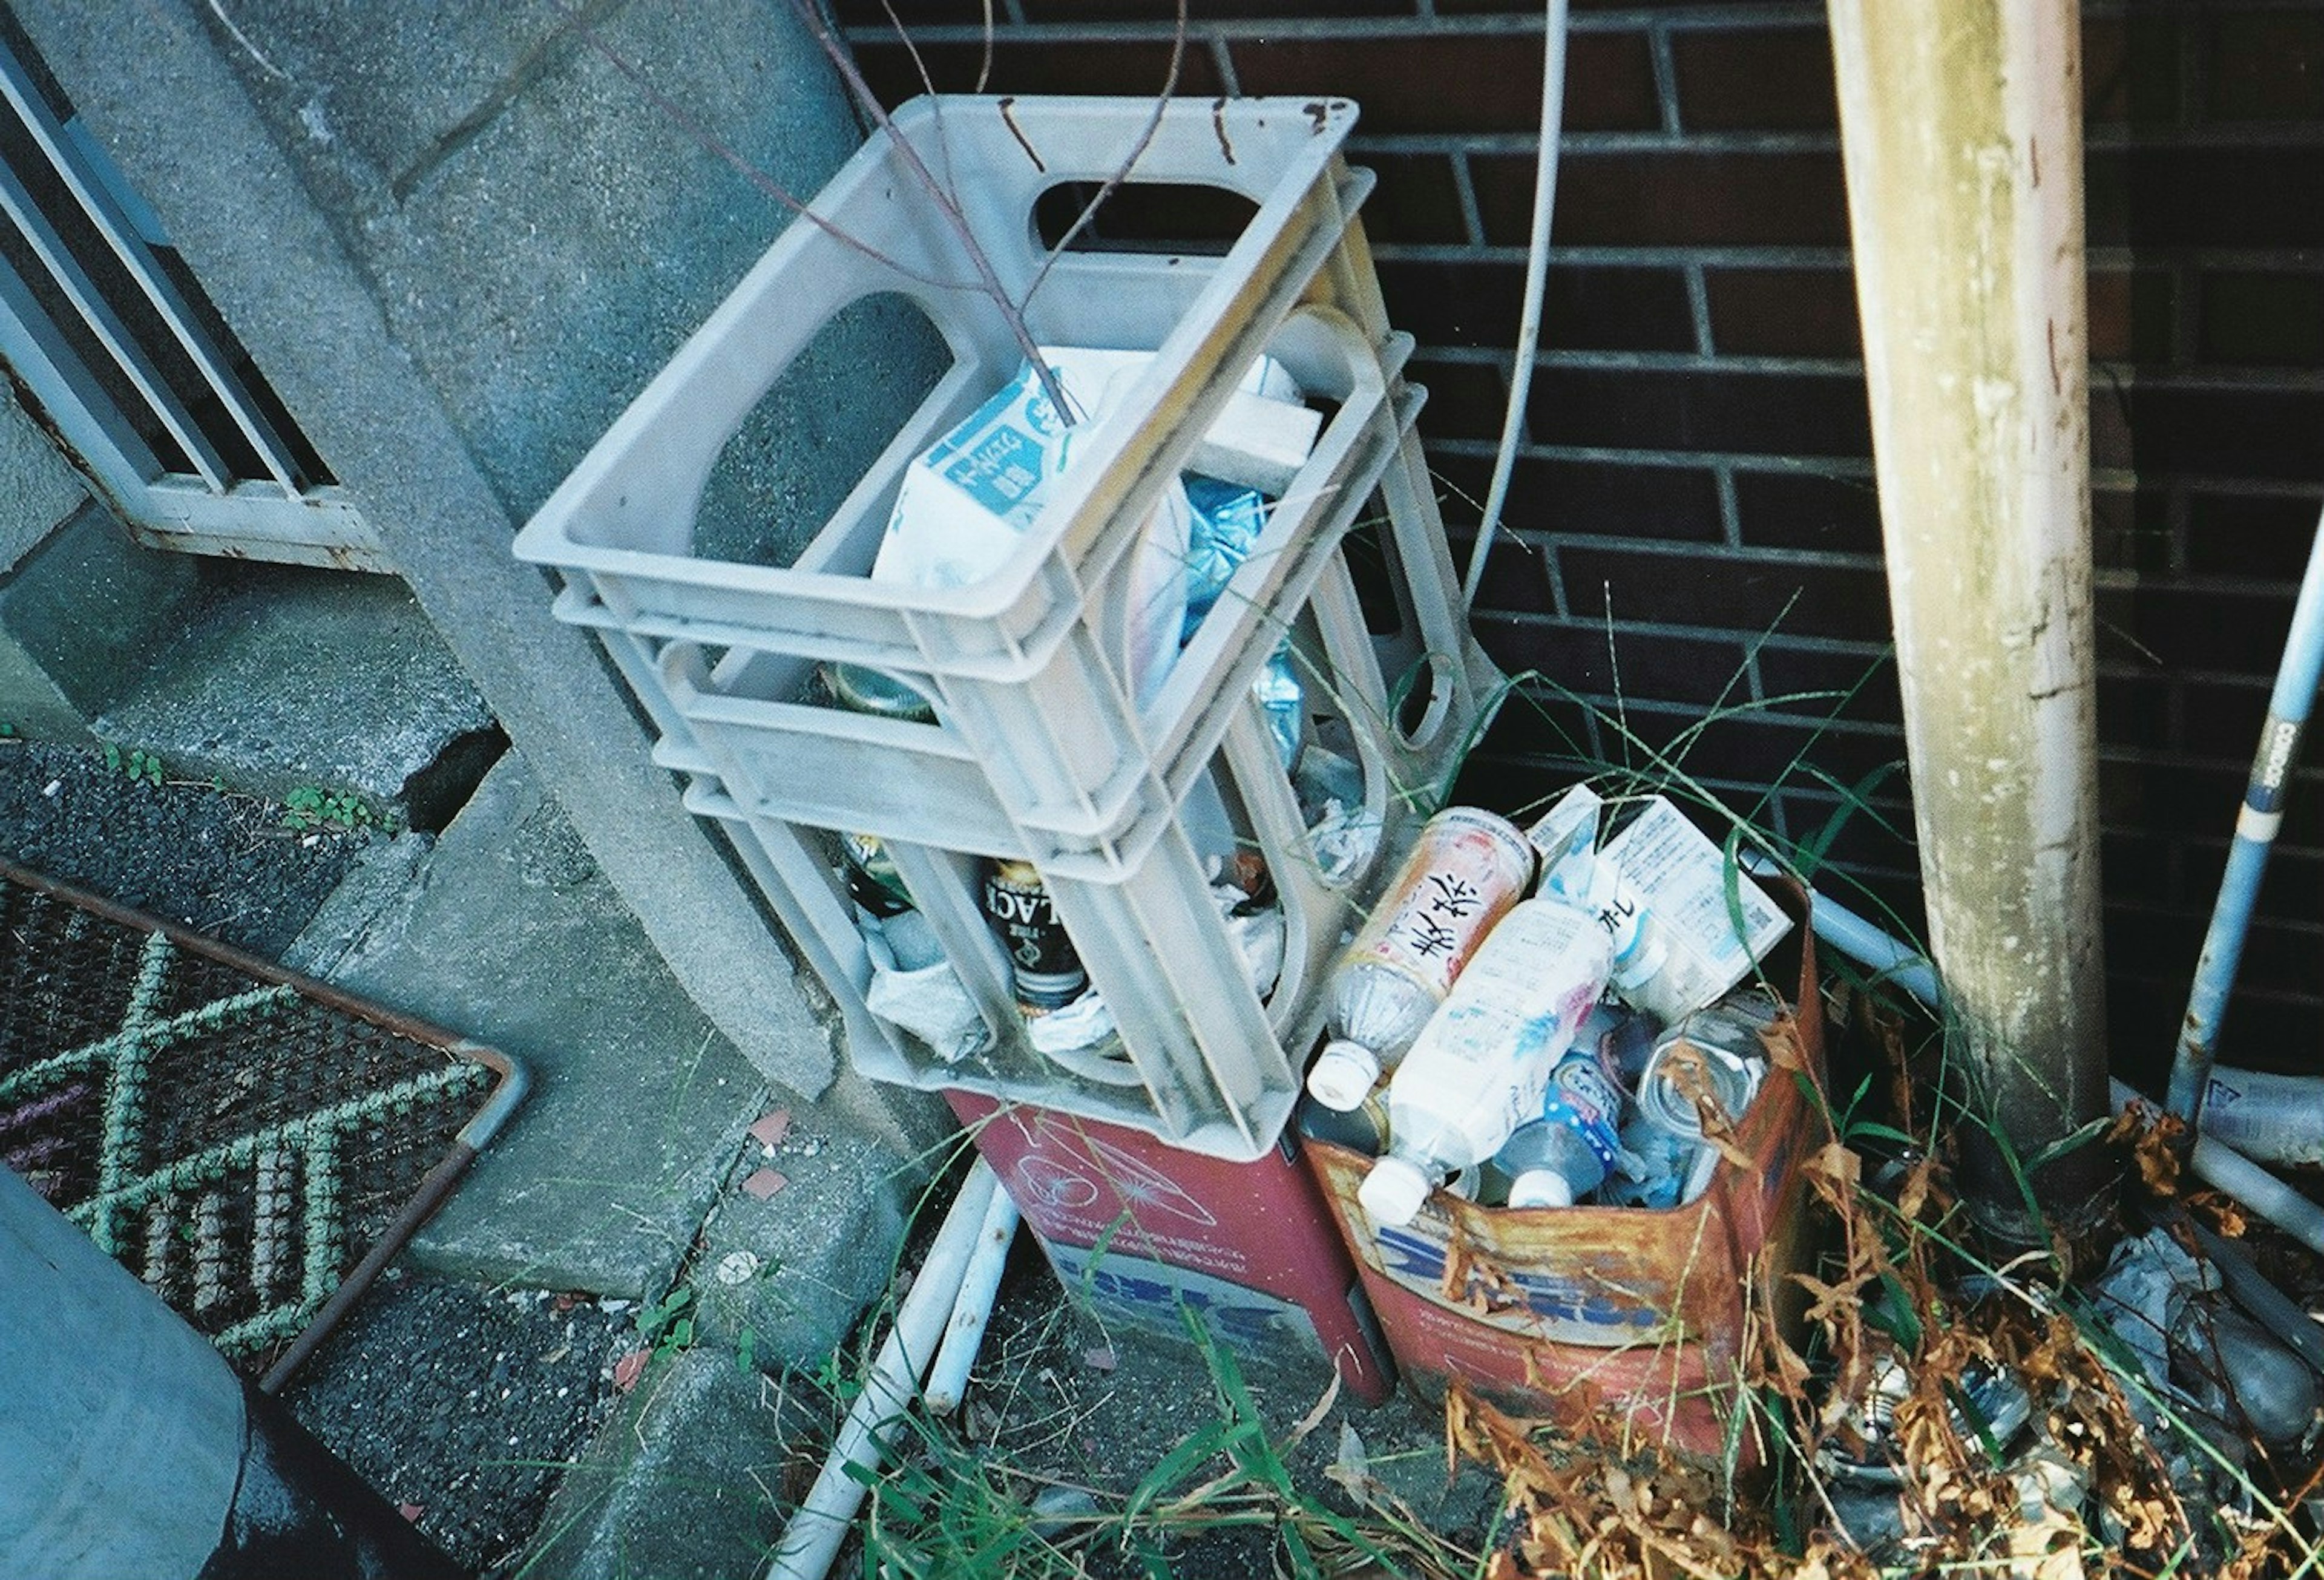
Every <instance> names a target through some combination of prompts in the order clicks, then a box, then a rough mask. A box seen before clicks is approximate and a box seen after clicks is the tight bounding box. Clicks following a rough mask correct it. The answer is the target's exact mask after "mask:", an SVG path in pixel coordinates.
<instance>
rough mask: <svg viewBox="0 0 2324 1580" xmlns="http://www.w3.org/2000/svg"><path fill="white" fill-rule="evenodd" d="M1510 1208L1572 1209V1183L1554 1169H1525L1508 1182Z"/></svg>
mask: <svg viewBox="0 0 2324 1580" xmlns="http://www.w3.org/2000/svg"><path fill="white" fill-rule="evenodd" d="M1509 1205H1510V1206H1511V1207H1572V1205H1573V1182H1572V1180H1568V1179H1567V1178H1566V1177H1565V1176H1564V1175H1563V1174H1561V1173H1559V1172H1558V1171H1556V1170H1555V1169H1527V1170H1526V1171H1525V1172H1524V1173H1522V1174H1519V1175H1518V1176H1517V1178H1516V1179H1514V1180H1510V1181H1509Z"/></svg>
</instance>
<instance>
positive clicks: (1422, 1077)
mask: <svg viewBox="0 0 2324 1580" xmlns="http://www.w3.org/2000/svg"><path fill="white" fill-rule="evenodd" d="M1612 960H1613V954H1612V950H1611V947H1610V946H1609V942H1608V941H1607V937H1606V934H1605V932H1603V931H1602V930H1601V929H1600V927H1599V926H1598V924H1597V923H1596V921H1595V920H1593V919H1592V918H1591V916H1590V914H1588V913H1587V912H1584V911H1581V910H1578V909H1576V908H1575V907H1573V906H1572V905H1566V904H1564V903H1563V901H1560V900H1554V899H1535V900H1527V901H1525V902H1524V903H1523V904H1521V905H1517V907H1516V908H1515V909H1514V910H1512V911H1510V912H1509V914H1508V915H1507V916H1504V917H1503V918H1502V919H1501V920H1500V922H1499V924H1498V925H1496V926H1495V927H1494V928H1493V930H1492V932H1490V933H1489V934H1487V936H1486V939H1485V942H1484V943H1483V945H1482V946H1481V947H1480V948H1479V950H1478V951H1477V953H1476V956H1475V958H1474V959H1472V960H1471V961H1470V962H1469V965H1468V967H1467V969H1465V970H1463V971H1462V973H1461V978H1460V980H1459V981H1458V982H1456V983H1454V984H1453V987H1452V992H1451V993H1450V994H1449V995H1448V996H1447V997H1445V1000H1444V1002H1443V1005H1441V1006H1439V1007H1438V1008H1437V1011H1436V1013H1435V1014H1434V1015H1431V1016H1430V1017H1429V1019H1428V1023H1427V1024H1426V1025H1425V1027H1424V1028H1423V1029H1422V1031H1421V1033H1420V1035H1419V1037H1418V1038H1417V1039H1416V1041H1415V1042H1414V1043H1413V1044H1412V1048H1411V1051H1410V1052H1407V1053H1406V1055H1405V1056H1404V1061H1403V1062H1402V1063H1401V1064H1399V1065H1397V1071H1396V1077H1395V1079H1393V1080H1392V1081H1390V1082H1389V1083H1388V1155H1387V1156H1386V1157H1383V1158H1381V1159H1380V1160H1379V1162H1376V1163H1374V1164H1373V1165H1372V1168H1371V1171H1370V1173H1369V1174H1368V1175H1367V1176H1366V1177H1365V1179H1364V1182H1363V1185H1362V1186H1361V1187H1360V1190H1359V1191H1358V1193H1357V1199H1358V1200H1359V1201H1360V1202H1361V1204H1362V1206H1363V1208H1364V1210H1365V1211H1366V1212H1367V1213H1369V1215H1370V1216H1371V1217H1372V1219H1373V1220H1374V1222H1375V1223H1381V1224H1390V1225H1397V1224H1406V1223H1409V1222H1411V1221H1412V1219H1413V1217H1414V1216H1415V1215H1416V1214H1417V1213H1418V1212H1419V1210H1420V1207H1421V1204H1422V1203H1423V1202H1424V1201H1425V1200H1427V1199H1428V1194H1429V1192H1430V1191H1431V1190H1434V1189H1435V1188H1436V1187H1437V1186H1438V1185H1440V1184H1441V1183H1443V1180H1444V1179H1445V1178H1446V1177H1447V1176H1448V1175H1450V1174H1451V1173H1452V1172H1453V1171H1455V1170H1458V1169H1462V1168H1466V1167H1469V1166H1470V1165H1471V1164H1474V1163H1480V1162H1483V1161H1484V1160H1485V1159H1487V1158H1489V1157H1490V1156H1492V1155H1493V1153H1497V1152H1499V1150H1500V1148H1501V1146H1502V1144H1504V1143H1505V1142H1507V1141H1508V1138H1509V1136H1510V1134H1511V1133H1512V1132H1514V1131H1515V1130H1516V1129H1517V1126H1518V1125H1520V1124H1522V1123H1524V1122H1525V1121H1526V1120H1527V1119H1530V1118H1532V1117H1534V1116H1536V1115H1538V1114H1539V1113H1540V1112H1541V1109H1542V1104H1543V1099H1544V1097H1545V1094H1546V1092H1547V1089H1548V1086H1549V1078H1550V1074H1551V1072H1552V1071H1553V1070H1554V1069H1555V1068H1556V1067H1557V1063H1558V1061H1559V1060H1560V1058H1561V1057H1562V1056H1563V1054H1564V1052H1565V1051H1566V1050H1567V1049H1568V1048H1570V1047H1571V1046H1572V1043H1573V1038H1574V1034H1575V1033H1576V1032H1578V1031H1579V1030H1580V1029H1581V1026H1582V1022H1583V1021H1584V1020H1585V1019H1587V1018H1588V1016H1589V1014H1590V1010H1591V1006H1592V1005H1594V1004H1595V1003H1596V1002H1597V1001H1598V996H1599V995H1600V993H1601V992H1603V991H1604V990H1605V987H1606V974H1607V971H1608V969H1609V968H1610V966H1611V964H1612Z"/></svg>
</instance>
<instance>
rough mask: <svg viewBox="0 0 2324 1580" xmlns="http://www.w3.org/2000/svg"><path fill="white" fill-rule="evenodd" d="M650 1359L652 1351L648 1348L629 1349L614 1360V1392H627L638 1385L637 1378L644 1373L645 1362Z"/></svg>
mask: <svg viewBox="0 0 2324 1580" xmlns="http://www.w3.org/2000/svg"><path fill="white" fill-rule="evenodd" d="M652 1359H653V1351H651V1350H650V1349H633V1350H632V1351H630V1353H629V1354H627V1355H623V1356H622V1358H621V1359H620V1360H617V1361H615V1362H614V1363H613V1390H614V1392H618V1393H627V1392H630V1390H632V1388H635V1387H636V1386H637V1385H638V1379H639V1378H641V1377H642V1376H644V1375H645V1374H646V1363H648V1362H649V1361H650V1360H652Z"/></svg>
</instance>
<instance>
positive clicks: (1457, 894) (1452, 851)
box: [1307, 806, 1534, 1113]
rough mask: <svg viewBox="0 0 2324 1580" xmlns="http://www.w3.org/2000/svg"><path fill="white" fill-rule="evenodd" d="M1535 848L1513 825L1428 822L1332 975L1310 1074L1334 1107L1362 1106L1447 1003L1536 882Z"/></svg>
mask: <svg viewBox="0 0 2324 1580" xmlns="http://www.w3.org/2000/svg"><path fill="white" fill-rule="evenodd" d="M1533 867H1534V854H1533V847H1532V846H1530V845H1529V844H1527V843H1526V837H1525V836H1524V835H1523V834H1521V833H1519V832H1518V831H1517V826H1516V825H1515V824H1514V823H1511V822H1508V820H1507V819H1506V818H1501V817H1497V816H1495V815H1494V814H1493V813H1489V812H1483V811H1480V810H1478V809H1477V808H1475V807H1469V806H1454V807H1447V808H1446V809H1445V810H1444V811H1443V812H1440V813H1437V814H1436V815H1435V816H1434V817H1433V818H1430V819H1429V820H1428V822H1427V823H1426V824H1425V826H1424V827H1423V828H1422V829H1421V831H1420V838H1419V839H1418V840H1417V841H1416V842H1415V843H1414V845H1413V847H1412V854H1410V855H1409V856H1407V857H1406V858H1405V861H1404V865H1403V866H1402V867H1401V868H1397V874H1396V877H1395V878H1394V879H1393V880H1391V881H1390V883H1389V884H1388V890H1387V892H1386V893H1385V894H1384V895H1383V896H1381V898H1380V902H1379V905H1376V906H1374V907H1373V909H1372V913H1371V914H1370V916H1369V917H1368V918H1366V920H1365V922H1364V925H1363V930H1362V931H1361V932H1359V933H1357V934H1356V940H1355V942H1354V943H1352V944H1351V945H1350V946H1349V948H1348V952H1347V953H1346V954H1345V955H1343V956H1342V957H1341V960H1340V963H1339V965H1338V966H1337V967H1336V968H1335V969H1333V973H1332V979H1331V985H1330V987H1329V988H1328V990H1327V992H1328V1006H1327V1008H1326V1010H1325V1018H1326V1024H1329V1025H1330V1027H1331V1029H1332V1033H1333V1035H1332V1040H1331V1041H1330V1042H1329V1043H1325V1044H1324V1045H1323V1052H1322V1053H1321V1054H1319V1055H1318V1056H1317V1057H1316V1060H1315V1064H1314V1068H1313V1069H1312V1070H1309V1071H1308V1072H1307V1090H1308V1092H1309V1094H1310V1095H1311V1096H1313V1097H1314V1099H1315V1100H1316V1101H1317V1102H1319V1103H1321V1104H1323V1106H1324V1107H1327V1108H1335V1109H1338V1110H1339V1111H1341V1112H1342V1113H1345V1112H1348V1111H1350V1110H1351V1109H1353V1108H1355V1107H1358V1106H1360V1104H1361V1103H1362V1102H1363V1100H1364V1098H1365V1095H1366V1094H1367V1093H1369V1091H1370V1090H1371V1089H1372V1088H1373V1086H1374V1085H1375V1084H1377V1083H1378V1081H1379V1078H1380V1075H1381V1073H1382V1072H1383V1071H1385V1070H1392V1069H1394V1068H1395V1067H1396V1063H1397V1061H1398V1060H1399V1059H1401V1058H1403V1057H1404V1053H1405V1051H1406V1049H1408V1048H1410V1047H1411V1046H1412V1043H1413V1039H1414V1038H1416V1037H1417V1036H1419V1035H1420V1032H1421V1028H1422V1027H1423V1026H1425V1025H1426V1024H1428V1017H1429V1016H1430V1015H1433V1014H1434V1013H1435V1011H1436V1006H1438V1005H1440V1004H1442V1003H1443V1002H1444V997H1445V995H1446V994H1448V993H1450V992H1451V991H1452V984H1453V982H1454V981H1455V980H1456V979H1457V978H1459V977H1460V975H1461V971H1462V968H1463V967H1464V966H1466V965H1467V964H1468V963H1469V959H1470V957H1471V955H1473V954H1475V953H1476V951H1477V946H1478V945H1479V944H1480V943H1481V942H1484V939H1485V935H1486V933H1487V932H1489V931H1490V930H1491V929H1492V926H1493V924H1494V923H1496V922H1499V920H1500V919H1501V918H1502V917H1503V916H1504V915H1506V914H1508V911H1509V908H1510V907H1511V906H1513V905H1516V904H1517V902H1518V901H1519V900H1521V899H1523V898H1524V897H1525V892H1526V888H1527V887H1528V886H1531V884H1532V882H1533Z"/></svg>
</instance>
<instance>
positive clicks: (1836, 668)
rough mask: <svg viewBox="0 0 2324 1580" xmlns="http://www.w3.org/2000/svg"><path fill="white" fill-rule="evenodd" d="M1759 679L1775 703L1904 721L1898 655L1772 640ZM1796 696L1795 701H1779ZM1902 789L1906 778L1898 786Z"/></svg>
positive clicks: (1816, 714)
mask: <svg viewBox="0 0 2324 1580" xmlns="http://www.w3.org/2000/svg"><path fill="white" fill-rule="evenodd" d="M1759 680H1760V683H1761V684H1762V685H1764V686H1765V687H1766V694H1767V697H1768V699H1769V703H1770V705H1771V706H1773V707H1775V709H1776V711H1778V712H1786V713H1799V714H1804V715H1806V716H1807V717H1810V718H1815V719H1845V720H1847V721H1849V722H1850V723H1853V724H1877V725H1886V726H1888V727H1890V728H1892V729H1893V728H1898V727H1901V725H1902V724H1903V721H1904V696H1903V694H1902V693H1900V692H1899V690H1898V689H1897V684H1896V663H1895V658H1894V657H1893V656H1891V655H1888V654H1885V653H1884V654H1882V655H1881V656H1880V657H1877V658H1865V657H1858V656H1856V655H1853V654H1848V653H1835V652H1833V651H1831V649H1830V648H1788V647H1784V645H1783V644H1781V643H1780V642H1769V643H1766V645H1764V646H1763V647H1762V648H1760V649H1759ZM1782 698H1791V699H1796V700H1794V701H1782V702H1778V701H1777V699H1782ZM1893 788H1894V790H1895V793H1897V794H1902V792H1903V789H1904V785H1903V783H1902V782H1901V781H1900V782H1899V783H1898V784H1897V785H1895V786H1894V787H1893Z"/></svg>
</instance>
